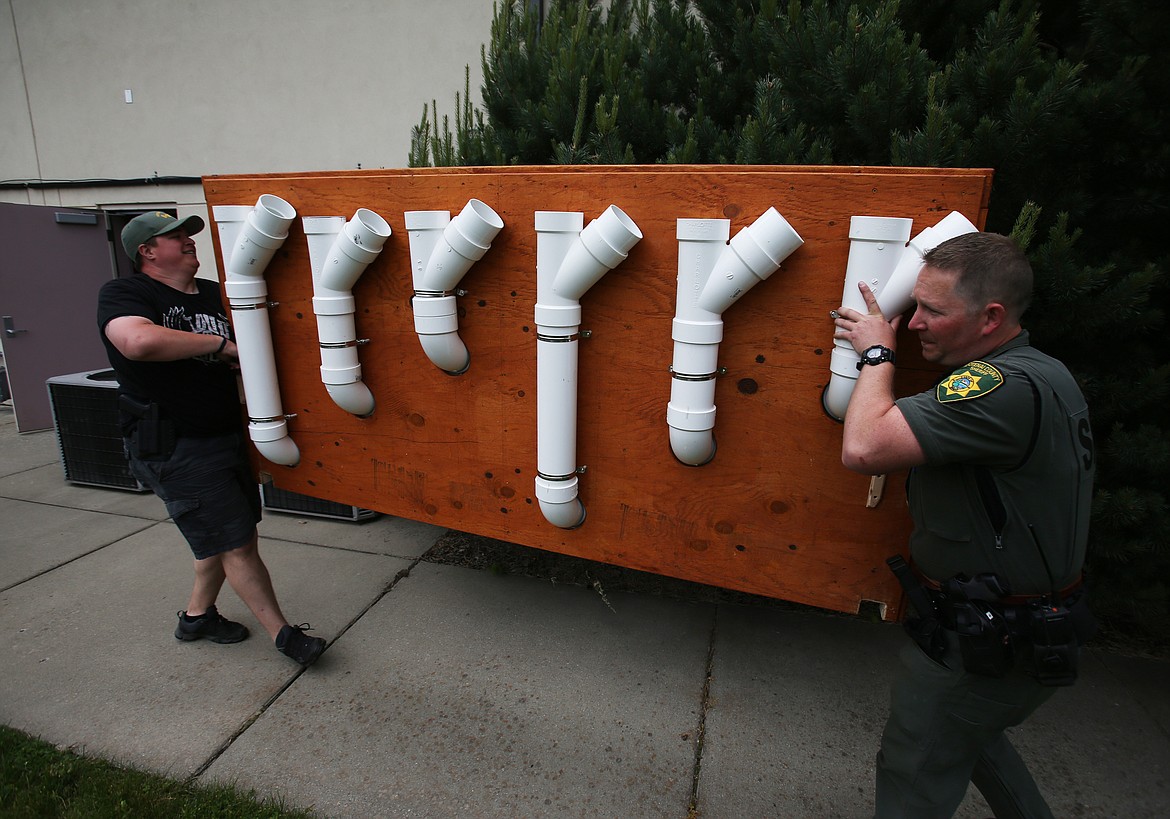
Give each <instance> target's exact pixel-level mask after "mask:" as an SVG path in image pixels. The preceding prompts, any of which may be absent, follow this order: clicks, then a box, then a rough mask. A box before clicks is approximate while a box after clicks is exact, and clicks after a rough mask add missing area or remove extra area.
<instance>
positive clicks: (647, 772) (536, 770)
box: [0, 405, 1170, 819]
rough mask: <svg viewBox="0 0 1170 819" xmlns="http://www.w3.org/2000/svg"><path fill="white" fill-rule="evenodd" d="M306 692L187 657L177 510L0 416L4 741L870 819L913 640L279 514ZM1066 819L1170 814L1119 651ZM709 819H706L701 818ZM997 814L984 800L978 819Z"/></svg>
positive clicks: (229, 610)
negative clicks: (504, 567) (78, 478)
mask: <svg viewBox="0 0 1170 819" xmlns="http://www.w3.org/2000/svg"><path fill="white" fill-rule="evenodd" d="M260 531H261V551H262V553H263V554H264V557H265V560H266V561H267V563H268V566H269V569H270V570H271V572H272V575H273V580H274V583H275V586H276V589H277V593H278V595H279V597H280V600H281V604H282V606H283V608H284V610H285V613H286V614H287V615H288V617H289V618H290V619H291V620H292V621H293V622H303V621H309V622H311V623H312V626H313V631H314V633H316V634H319V635H322V636H324V637H326V638H327V639H328V640H329V641H330V645H329V649H328V650H327V651H326V653H325V654H324V655H323V657H322V658H321V660H320V661H319V662H318V663H317V664H316V665H315V666H313V667H312V668H310V669H308V670H307V671H302V670H301V669H300V667H299V666H297V665H296V664H295V663H293V662H292V661H290V660H288V659H286V658H284V657H282V656H280V655H279V654H277V653H276V651H275V650H274V649H273V647H272V646H271V645H270V644H269V643H268V641H267V640H266V639H265V638H264V637H263V635H262V632H261V631H260V629H259V627H258V625H257V624H256V623H255V621H254V620H253V618H252V616H251V614H250V613H249V612H248V611H247V609H246V608H245V607H244V606H243V604H242V603H240V601H239V600H238V598H236V597H235V596H234V594H232V592H231V591H230V590H229V589H228V588H227V587H226V586H225V590H224V593H223V594H222V595H221V598H220V609H221V611H222V612H223V613H224V614H225V615H226V616H228V617H229V618H231V619H236V620H240V621H242V622H244V623H246V624H247V625H248V626H249V627H250V628H251V629H252V631H253V636H252V637H251V638H250V639H248V640H246V641H245V642H243V643H239V644H237V645H229V646H220V645H213V644H211V643H206V642H202V641H201V642H197V643H180V642H179V641H177V640H175V639H174V637H173V636H172V630H173V628H174V621H175V612H176V611H177V610H179V609H181V608H183V606H184V605H185V604H186V597H187V594H188V593H189V592H190V585H191V566H190V553H189V551H188V550H187V547H186V545H185V544H184V542H183V540H182V538H181V537H180V535H179V534H178V531H177V530H176V529H175V527H174V526H173V524H171V523H170V522H169V521H168V520H167V519H166V513H165V510H164V508H163V505H162V503H161V502H160V501H158V500H157V499H156V498H154V497H153V496H152V495H149V494H146V495H137V494H133V493H128V492H122V491H118V490H112V489H99V488H87V487H80V486H74V485H70V484H68V483H66V482H65V480H64V475H63V470H62V468H61V465H60V462H59V456H58V450H57V441H56V436H55V435H54V433H52V432H46V433H33V434H28V435H18V434H17V433H16V430H15V426H14V423H13V419H12V412H11V408H10V407H6V406H2V405H0V635H2V638H0V639H2V646H3V657H4V660H3V662H2V663H0V722H3V723H4V724H6V725H9V726H12V727H14V728H19V729H21V730H23V731H27V732H29V733H31V734H34V735H38V736H40V737H42V738H44V739H46V740H48V741H50V742H53V743H56V744H58V745H62V746H72V747H75V748H76V749H77V750H78V751H80V752H83V753H87V754H93V755H99V756H103V757H107V758H110V759H113V760H116V761H118V762H122V763H125V764H128V765H132V766H135V767H139V768H144V769H148V770H152V771H158V772H161V773H164V774H166V775H168V776H172V777H175V778H179V779H186V778H189V777H194V778H195V779H196V780H197V781H204V782H209V781H234V782H236V783H238V784H239V785H241V786H244V787H248V788H255V789H257V790H258V791H260V792H262V793H272V794H278V795H280V796H281V797H282V798H284V799H285V800H286V802H287V803H288V804H290V805H295V806H300V807H305V808H310V809H312V810H314V811H316V812H318V813H319V814H321V815H323V816H339V817H340V816H355V817H357V816H361V817H371V816H386V817H399V816H422V817H455V816H460V817H463V816H475V817H545V816H604V817H652V816H653V817H657V816H662V817H676V819H685V818H686V817H688V816H691V815H698V816H702V817H709V818H710V819H716V818H718V819H722V818H723V817H727V818H728V819H732V818H736V819H738V818H739V817H765V816H774V817H816V818H817V819H819V818H820V817H835V816H839V817H864V816H868V815H870V811H871V809H872V799H873V773H872V767H873V756H874V753H875V752H876V750H877V745H878V739H879V736H880V733H881V728H882V724H883V722H884V720H885V714H886V698H887V693H888V686H889V682H890V679H891V677H892V675H893V672H894V669H895V665H896V662H897V651H898V648H899V647H900V646H901V645H902V641H903V639H904V638H903V636H902V632H901V629H900V628H898V627H897V626H895V625H891V624H874V623H866V622H862V621H861V620H859V619H857V618H853V617H846V616H836V615H831V614H825V613H820V612H816V611H813V610H805V611H793V610H788V609H785V608H777V607H772V606H766V605H759V606H733V605H722V604H720V605H717V604H712V603H700V602H689V601H686V600H679V599H666V598H661V597H655V596H650V595H633V594H614V593H610V594H609V595H608V599H607V600H606V599H602V597H601V596H600V595H598V594H597V593H596V592H594V591H592V590H587V589H583V588H578V587H574V586H565V585H557V584H554V583H551V582H549V581H548V580H545V579H535V578H521V577H514V576H496V575H494V574H492V573H490V572H482V571H475V570H471V569H465V568H457V567H452V566H445V565H439V564H436V563H430V562H428V561H427V559H426V552H427V550H428V549H429V548H430V547H431V545H432V544H433V543H434V542H435V540H436V539H437V538H438V537H439V536H440V535H441V534H442V533H443V530H442V529H439V528H436V527H433V526H429V525H427V524H422V523H416V522H411V521H407V520H402V519H397V518H391V517H382V518H379V519H378V520H375V521H372V522H369V523H363V524H352V523H344V522H338V521H326V520H315V519H305V518H298V517H293V516H289V515H283V514H269V515H268V516H267V517H266V519H265V521H264V522H263V523H262V524H261V530H260ZM1012 738H1013V741H1014V742H1015V744H1016V746H1017V748H1018V749H1019V750H1020V753H1021V754H1022V755H1023V756H1024V757H1025V759H1026V760H1028V762H1029V765H1030V766H1031V768H1032V770H1033V772H1034V774H1035V775H1036V779H1037V781H1038V782H1039V783H1040V785H1041V787H1042V789H1043V790H1044V791H1045V793H1046V795H1047V797H1048V800H1049V803H1050V804H1051V805H1052V808H1053V811H1054V812H1055V814H1056V815H1057V816H1058V817H1068V816H1076V817H1161V816H1166V815H1170V781H1168V779H1170V662H1167V661H1161V660H1149V659H1138V658H1131V657H1124V656H1119V655H1116V654H1111V653H1107V652H1104V651H1100V650H1093V651H1089V652H1088V653H1087V655H1086V657H1085V659H1084V671H1083V674H1082V678H1081V680H1080V682H1079V683H1078V684H1077V685H1076V686H1075V687H1074V688H1071V689H1068V690H1065V691H1061V692H1058V694H1057V696H1056V697H1054V698H1053V700H1052V701H1051V702H1050V703H1049V704H1048V705H1046V706H1045V707H1044V708H1043V709H1041V711H1040V712H1039V713H1038V714H1037V715H1036V716H1035V717H1034V718H1033V719H1032V720H1031V721H1030V722H1029V723H1028V724H1026V725H1025V726H1023V727H1021V728H1020V729H1018V730H1016V731H1015V732H1014V733H1013V734H1012ZM692 808H693V811H694V812H693V813H689V811H691V810H692ZM957 815H958V816H960V817H982V816H987V815H989V813H988V811H987V807H986V805H985V803H983V801H982V799H981V798H980V797H979V795H978V793H977V792H975V791H974V790H973V789H972V792H971V793H969V794H968V797H967V800H966V801H965V802H964V804H963V806H962V807H961V808H960V811H959V813H958V814H957Z"/></svg>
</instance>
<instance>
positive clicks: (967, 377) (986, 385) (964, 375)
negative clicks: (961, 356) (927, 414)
mask: <svg viewBox="0 0 1170 819" xmlns="http://www.w3.org/2000/svg"><path fill="white" fill-rule="evenodd" d="M1002 383H1003V373H1001V372H1000V371H999V370H997V369H996V368H995V367H993V366H991V365H990V364H988V363H987V362H986V361H972V362H970V363H969V364H964V365H963V366H962V367H960V368H959V369H957V370H955V371H954V372H953V373H951V374H950V375H948V376H947V377H946V378H944V379H943V380H942V381H940V382H939V385H938V390H937V391H936V395H937V397H938V400H939V403H942V404H945V403H946V402H948V401H966V400H968V399H973V398H981V397H983V396H984V395H987V394H988V393H989V392H991V391H992V390H994V389H995V388H996V387H998V386H999V385H1000V384H1002Z"/></svg>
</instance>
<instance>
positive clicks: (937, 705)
mask: <svg viewBox="0 0 1170 819" xmlns="http://www.w3.org/2000/svg"><path fill="white" fill-rule="evenodd" d="M947 637H948V638H949V645H948V648H947V653H946V656H945V657H944V658H943V661H944V663H945V664H946V667H944V666H943V665H940V664H939V663H936V662H935V661H933V660H931V659H930V658H929V657H927V656H926V654H924V653H923V652H922V650H921V649H920V648H919V647H918V646H917V645H916V644H914V643H910V644H908V645H907V646H906V647H905V648H904V649H903V650H902V654H901V660H902V669H901V673H900V674H899V676H898V677H897V679H895V681H894V685H893V688H892V690H891V694H890V716H889V719H888V720H887V722H886V727H885V731H884V732H883V733H882V744H881V750H880V751H878V755H877V783H876V811H875V816H876V817H877V819H919V818H920V819H927V817H931V819H934V818H935V817H937V818H938V819H943V818H944V817H950V816H952V815H954V812H955V811H956V810H957V809H958V807H959V804H960V803H961V802H962V801H963V797H964V795H965V794H966V792H967V784H968V783H969V782H974V784H975V786H976V787H977V788H979V791H980V792H981V793H982V794H983V797H984V799H986V800H987V804H988V806H989V807H990V808H991V809H992V811H994V813H995V815H996V817H997V818H998V819H1009V818H1010V817H1019V818H1020V819H1033V817H1037V818H1040V819H1052V812H1051V811H1050V810H1049V809H1048V805H1047V804H1046V803H1045V801H1044V797H1043V796H1041V794H1040V791H1039V789H1038V788H1037V787H1036V783H1035V781H1034V780H1033V779H1032V775H1031V774H1030V773H1028V768H1027V766H1025V765H1024V762H1023V760H1022V759H1020V756H1019V754H1017V753H1016V750H1015V748H1013V747H1012V744H1011V742H1009V741H1008V738H1007V737H1006V736H1005V735H1004V729H1005V728H1009V727H1011V726H1013V725H1019V724H1020V723H1021V722H1023V721H1024V720H1025V719H1027V718H1028V716H1029V715H1030V714H1031V713H1032V712H1033V711H1035V710H1036V709H1037V708H1038V707H1039V706H1040V705H1041V704H1043V703H1044V702H1045V701H1046V700H1047V699H1048V698H1049V697H1050V696H1052V693H1053V692H1054V691H1055V690H1056V689H1055V688H1051V687H1046V686H1042V685H1040V684H1039V683H1037V682H1036V681H1035V680H1033V679H1032V678H1031V677H1028V676H1026V675H1024V674H1022V673H1020V672H1018V671H1011V672H1009V673H1008V674H1007V675H1006V676H1005V677H1003V678H1001V679H994V678H991V677H982V676H978V675H975V674H968V673H967V672H966V671H964V670H963V659H962V655H961V654H960V652H959V648H958V643H957V640H956V639H955V635H954V633H953V632H948V633H947Z"/></svg>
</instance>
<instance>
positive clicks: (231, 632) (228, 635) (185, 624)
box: [175, 606, 248, 643]
mask: <svg viewBox="0 0 1170 819" xmlns="http://www.w3.org/2000/svg"><path fill="white" fill-rule="evenodd" d="M183 614H184V612H181V611H180V612H178V615H179V625H178V626H176V627H175V638H176V639H178V640H201V639H202V640H211V642H213V643H238V642H240V640H243V639H244V638H245V637H247V636H248V628H247V626H245V625H244V624H243V623H233V622H232V621H231V620H228V619H227V618H225V617H224V616H223V615H221V614H220V613H219V612H218V611H216V608H215V606H208V607H207V611H206V612H204V613H203V614H202V615H201V616H200V617H197V618H196V619H194V620H185V619H183Z"/></svg>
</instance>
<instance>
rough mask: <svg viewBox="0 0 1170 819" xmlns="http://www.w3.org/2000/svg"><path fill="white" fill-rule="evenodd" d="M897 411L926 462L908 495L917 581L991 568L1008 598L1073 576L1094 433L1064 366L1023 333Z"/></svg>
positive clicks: (1085, 516) (1083, 530)
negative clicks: (1008, 592) (1005, 587)
mask: <svg viewBox="0 0 1170 819" xmlns="http://www.w3.org/2000/svg"><path fill="white" fill-rule="evenodd" d="M897 405H898V408H899V409H900V410H901V411H902V414H903V416H905V418H906V421H907V423H908V424H909V425H910V429H911V430H912V431H913V433H914V436H915V437H916V438H917V439H918V443H919V445H921V447H922V450H923V452H924V453H925V455H926V463H925V464H924V465H923V466H919V467H916V468H915V469H913V470H912V471H911V473H910V479H909V484H908V490H907V491H908V495H909V502H910V514H911V517H912V518H913V520H914V531H913V533H912V534H911V536H910V552H911V556H912V558H913V560H914V562H915V564H916V565H917V566H918V568H919V569H920V570H921V571H922V572H923V573H924V574H926V575H927V576H928V577H931V578H933V579H935V580H945V579H947V578H950V577H953V576H954V575H956V574H960V573H962V574H966V575H968V576H973V575H976V574H979V573H981V572H994V573H995V574H996V575H998V576H999V578H1000V579H1001V580H1003V581H1005V582H1006V583H1007V584H1008V585H1009V587H1010V590H1011V593H1012V594H1039V593H1043V592H1048V591H1052V590H1053V589H1061V588H1064V587H1065V586H1067V585H1069V584H1070V583H1072V582H1074V581H1075V580H1076V579H1077V577H1078V576H1079V574H1080V571H1081V566H1082V564H1083V563H1084V559H1085V546H1086V543H1087V541H1088V529H1089V525H1088V523H1089V509H1090V503H1091V500H1092V483H1093V468H1094V464H1093V438H1092V433H1091V431H1090V427H1089V416H1088V409H1087V407H1086V405H1085V399H1084V396H1083V395H1082V394H1081V391H1080V389H1079V388H1078V387H1077V385H1076V383H1075V381H1074V380H1073V378H1072V376H1071V375H1070V374H1069V372H1068V370H1067V368H1065V366H1064V365H1063V364H1061V363H1060V362H1059V361H1057V360H1056V359H1054V358H1051V357H1049V356H1046V355H1044V354H1043V353H1041V352H1039V351H1038V350H1036V349H1034V348H1033V347H1031V346H1030V345H1029V344H1028V334H1027V332H1026V331H1025V332H1021V333H1020V335H1018V336H1016V337H1015V338H1014V339H1012V340H1011V341H1009V342H1008V343H1006V344H1004V345H1003V346H1002V347H1000V348H998V349H997V350H995V351H993V352H992V353H991V354H990V355H989V356H987V357H986V358H985V359H983V360H980V361H972V362H969V363H967V364H965V365H963V366H962V367H959V368H958V369H956V370H955V371H954V372H953V373H951V374H950V375H948V376H947V377H946V378H944V379H943V380H942V381H941V382H939V384H938V385H937V386H936V387H935V389H933V390H929V391H927V392H923V393H920V394H919V395H914V396H910V397H908V398H901V399H898V401H897Z"/></svg>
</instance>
